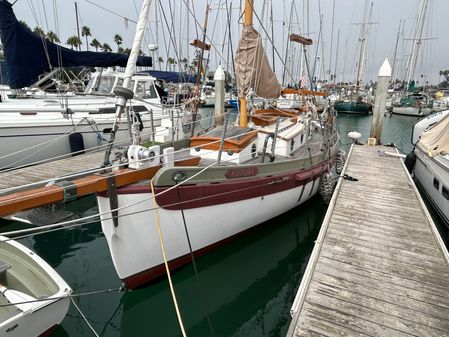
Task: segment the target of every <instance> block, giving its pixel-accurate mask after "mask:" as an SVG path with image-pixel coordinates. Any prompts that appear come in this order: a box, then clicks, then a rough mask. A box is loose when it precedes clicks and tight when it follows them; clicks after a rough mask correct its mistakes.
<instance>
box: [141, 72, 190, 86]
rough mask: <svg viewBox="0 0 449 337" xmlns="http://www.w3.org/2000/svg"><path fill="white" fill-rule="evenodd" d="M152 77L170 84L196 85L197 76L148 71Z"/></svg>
mask: <svg viewBox="0 0 449 337" xmlns="http://www.w3.org/2000/svg"><path fill="white" fill-rule="evenodd" d="M144 73H148V74H150V75H151V76H153V77H155V78H157V79H159V80H163V81H165V82H169V83H196V76H195V75H190V74H186V73H180V72H177V71H162V70H148V71H144Z"/></svg>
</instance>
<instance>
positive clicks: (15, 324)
mask: <svg viewBox="0 0 449 337" xmlns="http://www.w3.org/2000/svg"><path fill="white" fill-rule="evenodd" d="M71 293H72V289H71V288H70V287H69V285H68V284H67V283H66V282H65V281H64V280H63V279H62V277H61V276H59V274H58V273H57V272H56V271H55V270H54V269H53V268H52V267H50V265H48V264H47V263H46V262H45V261H44V260H43V259H41V258H40V257H39V256H38V255H37V254H36V253H34V252H32V251H31V250H29V249H28V248H26V247H25V246H23V245H22V244H20V243H18V242H16V241H14V240H8V238H6V237H4V236H0V336H8V337H24V336H27V337H35V336H48V335H49V334H50V331H51V330H53V329H54V328H55V327H56V326H57V325H58V324H60V323H61V321H62V320H63V318H64V317H65V315H66V313H67V311H68V309H69V305H70V297H69V295H70V294H71Z"/></svg>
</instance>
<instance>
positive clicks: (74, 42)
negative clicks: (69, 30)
mask: <svg viewBox="0 0 449 337" xmlns="http://www.w3.org/2000/svg"><path fill="white" fill-rule="evenodd" d="M66 44H68V45H69V46H70V47H71V48H72V49H73V47H75V48H78V47H79V46H81V45H82V42H81V40H80V39H79V37H78V36H75V35H74V36H71V37H69V38H68V39H67V42H66Z"/></svg>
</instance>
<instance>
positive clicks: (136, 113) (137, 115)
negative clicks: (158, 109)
mask: <svg viewBox="0 0 449 337" xmlns="http://www.w3.org/2000/svg"><path fill="white" fill-rule="evenodd" d="M134 115H135V116H136V119H137V122H138V123H139V131H142V130H143V128H144V126H143V122H142V117H141V116H140V113H138V112H135V113H134Z"/></svg>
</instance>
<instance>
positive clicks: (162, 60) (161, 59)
mask: <svg viewBox="0 0 449 337" xmlns="http://www.w3.org/2000/svg"><path fill="white" fill-rule="evenodd" d="M157 62H158V63H159V70H161V63H164V59H163V58H162V57H161V56H158V58H157Z"/></svg>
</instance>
